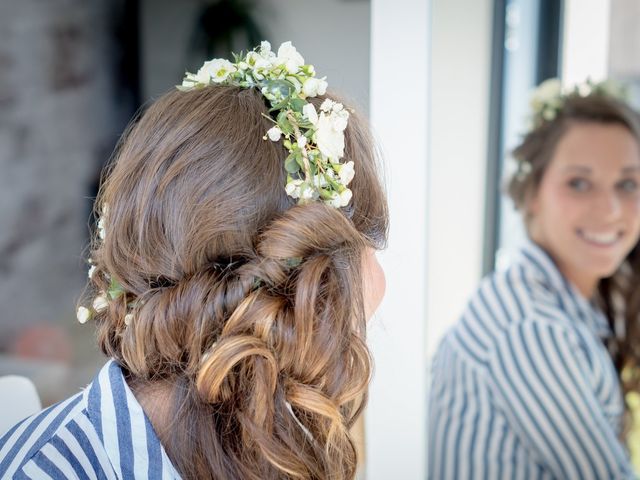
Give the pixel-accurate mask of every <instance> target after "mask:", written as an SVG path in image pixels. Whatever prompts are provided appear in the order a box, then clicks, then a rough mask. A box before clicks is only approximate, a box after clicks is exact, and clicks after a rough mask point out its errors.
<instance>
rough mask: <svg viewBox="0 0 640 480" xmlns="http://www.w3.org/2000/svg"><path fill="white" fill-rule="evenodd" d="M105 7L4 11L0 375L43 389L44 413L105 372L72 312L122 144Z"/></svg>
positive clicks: (21, 5)
mask: <svg viewBox="0 0 640 480" xmlns="http://www.w3.org/2000/svg"><path fill="white" fill-rule="evenodd" d="M107 3H108V2H107V1H106V0H47V1H37V0H3V1H2V2H0V352H1V353H2V357H1V360H0V374H4V373H27V374H28V375H30V376H32V377H34V378H35V379H36V381H37V382H38V383H39V385H38V387H39V390H40V391H41V395H42V396H43V397H44V398H43V400H44V401H45V403H47V400H49V399H51V400H55V399H57V397H58V396H59V395H62V394H63V393H64V394H65V395H66V392H61V390H64V389H65V387H66V386H67V385H69V384H73V385H75V384H82V383H86V381H88V380H89V379H90V378H88V376H89V373H88V372H84V371H83V373H81V374H77V372H75V371H73V368H74V365H76V366H77V365H91V370H93V365H94V364H96V363H97V362H99V361H101V360H100V357H99V355H98V354H97V352H96V350H95V348H94V347H93V340H92V337H93V331H92V328H91V327H90V326H86V327H85V328H84V329H83V327H82V326H80V325H79V324H78V323H77V322H76V321H75V302H76V299H77V297H78V295H79V294H80V292H81V290H82V288H83V286H84V284H85V281H86V267H85V265H84V261H83V258H82V251H83V248H84V247H85V245H86V243H87V240H88V219H89V212H90V209H91V207H92V199H91V198H90V196H91V195H92V194H93V189H94V188H95V182H96V180H97V175H98V172H99V169H100V167H101V165H102V164H103V162H104V161H105V160H106V158H108V155H109V153H110V150H111V149H112V147H113V142H114V138H115V135H116V128H115V127H114V119H115V113H116V112H115V110H114V106H113V105H114V102H113V98H112V93H111V92H112V85H111V71H110V68H111V67H110V61H109V55H110V44H109V38H108V25H107V24H106V20H105V19H108V18H109V17H108V15H107V11H106V9H105V6H106V5H107ZM78 347H79V348H78ZM43 365H44V366H45V367H46V365H50V366H52V367H54V370H55V372H57V373H55V375H53V378H52V375H47V372H48V370H47V369H46V368H44V367H43V368H44V369H43V368H40V367H42V366H43ZM70 369H71V370H70ZM22 370H24V371H22ZM54 370H51V371H49V373H51V372H53V371H54Z"/></svg>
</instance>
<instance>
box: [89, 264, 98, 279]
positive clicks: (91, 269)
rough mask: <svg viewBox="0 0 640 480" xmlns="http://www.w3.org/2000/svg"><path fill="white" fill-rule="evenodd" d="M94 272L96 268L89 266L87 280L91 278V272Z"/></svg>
mask: <svg viewBox="0 0 640 480" xmlns="http://www.w3.org/2000/svg"><path fill="white" fill-rule="evenodd" d="M95 271H96V266H95V265H91V266H90V267H89V271H88V272H87V275H88V276H89V278H93V272H95Z"/></svg>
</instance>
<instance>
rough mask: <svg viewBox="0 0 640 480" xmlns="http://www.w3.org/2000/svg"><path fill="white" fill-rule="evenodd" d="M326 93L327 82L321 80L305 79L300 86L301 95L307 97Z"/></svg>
mask: <svg viewBox="0 0 640 480" xmlns="http://www.w3.org/2000/svg"><path fill="white" fill-rule="evenodd" d="M326 91H327V82H326V81H325V80H324V79H322V78H313V77H311V78H307V79H306V80H305V81H304V83H303V84H302V93H304V95H305V96H307V97H317V96H318V95H324V94H325V92H326Z"/></svg>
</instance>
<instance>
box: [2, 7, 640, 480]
mask: <svg viewBox="0 0 640 480" xmlns="http://www.w3.org/2000/svg"><path fill="white" fill-rule="evenodd" d="M639 25H640V2H638V1H637V0H510V1H507V0H323V1H322V2H318V1H311V0H296V1H285V0H260V1H258V0H254V1H250V0H226V1H225V0H218V1H214V0H210V1H207V0H48V1H46V2H43V1H41V0H0V375H4V374H8V373H12V374H21V375H25V376H28V377H30V378H31V379H32V380H33V381H34V382H35V384H36V387H37V389H38V392H39V394H40V397H41V398H42V401H43V404H44V405H49V404H51V403H53V402H56V401H58V400H60V399H62V398H65V397H67V396H68V395H70V394H72V393H74V392H76V391H78V389H80V388H82V387H83V386H84V385H86V384H87V383H88V382H89V381H90V380H91V378H92V377H93V375H94V374H95V372H96V370H97V369H98V368H99V367H100V366H101V365H102V363H103V362H104V361H105V359H104V358H103V357H102V356H101V354H100V353H99V352H98V351H97V349H96V347H95V341H94V337H93V333H94V332H93V329H92V326H91V324H87V325H80V324H78V323H77V321H76V320H75V302H76V299H77V298H78V296H79V294H80V292H81V291H82V288H83V287H84V285H85V283H86V280H87V277H86V275H87V274H86V271H87V265H86V260H85V255H84V252H85V250H86V245H87V242H88V239H89V232H90V230H91V229H92V228H94V227H93V221H94V220H93V218H92V217H91V209H92V206H93V203H92V202H93V198H94V196H95V194H96V190H97V186H98V182H99V176H100V171H101V168H102V167H103V165H104V164H105V163H106V162H107V161H108V159H109V157H110V155H111V152H112V150H113V148H114V146H115V144H116V142H117V139H118V137H119V135H120V134H121V133H122V131H123V130H124V128H125V126H126V124H127V122H128V121H129V119H130V118H131V117H132V115H133V114H134V113H135V112H136V111H137V110H138V109H139V108H140V107H141V106H143V105H144V104H146V103H147V102H150V101H153V99H154V98H157V97H158V96H159V95H161V94H162V93H163V92H165V91H167V90H168V89H170V88H173V85H175V84H178V83H180V81H181V79H182V75H183V73H184V71H185V70H190V71H195V70H196V69H197V68H198V67H199V66H200V65H201V64H202V62H203V61H204V60H205V59H208V58H211V57H214V56H225V57H227V56H229V52H230V51H240V50H242V49H244V50H246V49H247V48H250V47H252V46H254V45H257V44H258V43H259V41H260V40H262V39H267V40H269V41H270V42H271V43H272V45H273V46H274V49H276V48H277V46H278V45H279V44H280V43H281V42H284V41H287V40H291V41H292V42H293V44H294V45H295V46H296V47H297V48H298V50H299V51H300V52H301V53H302V54H303V56H304V57H305V59H306V60H307V61H308V62H310V63H313V64H314V65H315V67H316V70H317V71H318V72H319V74H320V75H322V76H324V75H326V76H327V78H328V80H329V83H330V86H331V87H332V88H333V89H334V90H336V91H338V92H340V93H341V94H342V95H343V96H345V97H346V98H348V99H350V103H351V104H353V105H355V107H356V108H358V109H359V110H360V111H363V112H365V113H367V114H369V116H370V119H371V122H372V126H373V129H374V132H375V134H376V137H377V139H378V142H379V144H380V146H381V149H382V152H383V154H384V158H385V161H386V172H385V173H386V179H387V184H388V190H389V200H390V207H391V218H392V231H391V237H390V243H389V248H388V250H387V251H386V252H384V253H382V254H381V261H382V264H383V266H384V268H385V270H386V273H387V284H388V286H387V296H386V298H385V301H384V302H383V305H382V307H381V309H380V311H379V313H378V315H377V317H376V318H375V319H374V320H373V321H372V325H371V347H372V350H373V353H374V357H375V360H376V373H375V378H374V381H373V383H372V386H371V400H370V405H369V407H368V410H367V414H366V449H367V456H366V478H370V479H389V478H403V479H411V478H416V479H418V478H425V472H426V423H425V422H426V396H427V394H426V389H427V385H428V377H427V375H428V373H427V372H428V367H429V358H430V357H431V355H432V354H433V352H434V350H435V348H436V346H437V343H438V340H439V338H440V337H441V336H442V334H443V332H444V331H445V330H446V329H447V328H448V326H449V325H451V324H452V323H453V322H454V321H455V320H456V319H457V317H458V315H459V314H460V312H461V310H462V307H463V305H464V303H465V300H466V298H467V297H468V296H469V295H470V293H471V292H472V291H473V290H474V288H475V286H476V285H477V282H478V281H479V279H480V278H481V276H482V275H484V274H485V273H487V272H488V271H490V270H491V269H493V268H495V267H498V268H500V265H501V264H503V263H504V262H505V261H506V260H507V259H508V258H509V255H510V252H511V251H512V250H513V248H514V247H515V246H516V245H517V243H518V242H519V241H520V239H521V238H522V235H523V233H522V226H521V223H520V220H519V218H518V216H517V215H516V214H515V213H514V211H513V208H512V206H511V204H510V203H509V202H508V201H507V200H506V199H505V198H503V197H502V196H501V185H502V178H503V177H504V175H505V174H506V173H508V172H509V168H510V164H509V157H508V151H509V150H510V148H512V147H513V145H514V144H515V143H516V142H517V140H518V138H519V136H520V135H521V134H522V133H523V132H524V130H525V127H526V120H527V111H528V98H529V91H530V90H531V88H532V87H533V86H534V85H535V84H537V83H539V82H540V81H542V80H544V79H546V78H549V77H554V76H558V77H560V78H561V79H562V80H563V82H566V83H569V84H571V83H575V82H577V81H583V80H585V79H586V78H587V77H590V78H591V79H593V80H601V79H603V78H605V77H614V78H617V79H620V80H623V81H625V82H627V83H628V84H629V85H631V88H632V93H633V95H634V98H636V99H637V98H638V97H639V96H640V95H639V94H638V92H640V56H639V55H638V53H637V52H638V51H639V48H640V29H639V28H638V26H639Z"/></svg>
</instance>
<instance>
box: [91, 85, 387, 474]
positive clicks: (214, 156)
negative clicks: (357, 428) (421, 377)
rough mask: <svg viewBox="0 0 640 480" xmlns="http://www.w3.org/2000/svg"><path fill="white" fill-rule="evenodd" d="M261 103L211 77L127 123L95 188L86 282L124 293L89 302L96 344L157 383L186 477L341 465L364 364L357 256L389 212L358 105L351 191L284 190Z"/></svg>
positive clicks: (281, 155)
mask: <svg viewBox="0 0 640 480" xmlns="http://www.w3.org/2000/svg"><path fill="white" fill-rule="evenodd" d="M321 101H322V98H317V99H314V102H317V103H318V104H319V103H320V102H321ZM264 115H268V108H267V106H266V104H265V102H264V99H263V97H262V95H261V94H260V93H259V92H257V91H255V90H252V89H240V88H237V87H231V86H210V87H206V88H203V89H198V90H194V91H190V92H178V91H172V92H169V93H167V94H165V95H164V96H162V97H161V98H160V99H158V100H157V101H156V102H155V103H153V104H152V105H151V106H150V107H149V108H148V110H147V111H146V112H145V113H144V114H142V115H141V117H140V118H139V119H137V120H135V121H134V122H133V123H132V124H131V126H130V127H129V129H128V131H127V132H126V133H125V135H123V139H122V140H121V143H120V144H119V146H118V148H117V149H116V153H115V155H114V159H113V161H112V162H111V164H110V166H109V167H108V169H107V170H106V172H105V178H104V181H103V183H102V185H101V188H100V191H99V194H98V199H97V202H96V205H98V206H99V205H103V204H107V205H108V206H109V211H108V215H107V217H106V231H107V234H106V237H105V239H104V241H100V242H95V243H94V245H93V249H92V251H91V258H92V260H93V262H94V264H95V267H96V270H95V271H94V274H93V275H92V280H91V285H90V288H89V289H88V291H87V295H95V294H97V293H98V292H105V291H107V289H108V288H109V283H110V279H115V280H117V281H118V282H119V283H120V285H121V286H122V288H123V290H124V292H125V293H124V295H121V296H120V297H118V298H117V299H115V300H112V301H110V302H109V307H108V308H106V309H105V310H103V311H100V312H99V313H97V315H96V316H95V318H96V323H97V330H98V343H99V345H100V347H101V349H102V351H103V352H104V353H105V354H106V355H108V356H110V357H113V358H115V359H116V360H117V361H118V362H119V363H120V365H121V366H122V367H123V369H124V370H125V372H126V374H127V377H128V381H129V383H130V384H131V385H133V386H135V388H134V392H135V391H145V390H148V391H151V392H155V391H156V387H158V390H159V391H162V392H163V395H164V396H163V397H162V402H165V404H166V412H167V415H166V416H165V417H166V421H165V424H163V425H161V426H160V428H158V429H157V430H158V435H159V438H160V440H161V442H162V443H163V445H164V447H165V449H166V451H167V453H168V455H169V457H170V458H171V460H172V462H173V464H174V466H175V467H176V469H177V470H178V472H179V473H180V474H181V475H182V476H183V478H186V479H189V478H191V479H206V478H242V479H255V480H258V479H260V480H264V479H275V478H296V479H328V478H331V479H347V478H353V477H354V475H355V469H356V465H357V458H356V457H357V453H356V449H355V447H354V442H353V439H352V437H351V434H350V432H349V429H350V427H351V426H352V425H353V423H354V421H355V420H356V419H357V417H358V416H359V414H360V413H361V411H362V409H363V406H364V404H365V402H366V390H367V385H368V382H369V379H370V375H371V359H370V355H369V351H368V349H367V346H366V343H365V330H366V328H365V327H366V319H365V313H364V301H363V289H362V281H363V280H362V272H361V266H362V258H363V253H364V251H365V248H367V247H371V246H373V247H375V248H382V247H383V246H384V245H385V242H386V235H387V225H388V215H387V205H386V200H385V194H384V191H383V187H382V185H381V182H380V177H379V172H380V167H379V164H378V161H377V158H378V157H377V155H376V152H375V151H374V149H373V142H372V141H371V138H370V136H369V133H368V129H367V126H366V124H365V122H364V121H363V120H362V119H361V118H359V117H358V115H357V114H352V115H351V117H350V120H349V126H348V127H347V130H346V132H345V161H348V160H353V161H354V163H355V168H356V176H355V178H354V180H353V181H352V183H351V185H350V187H351V189H352V191H353V198H352V201H351V203H350V205H349V206H348V207H346V208H343V209H340V210H337V209H334V208H331V207H328V206H326V205H324V204H320V203H316V204H309V205H304V206H300V205H295V204H294V201H293V200H292V199H291V198H290V197H288V196H287V195H286V192H285V190H284V185H285V183H286V178H285V175H286V173H285V170H284V159H285V158H286V156H287V151H286V150H285V148H284V147H283V146H282V143H281V142H277V143H274V142H271V141H265V140H263V136H264V132H266V131H267V130H268V128H269V127H270V126H271V124H270V122H269V120H268V119H267V118H265V116H264ZM131 308H133V320H131V322H127V323H129V324H128V325H127V324H126V323H125V314H126V313H127V311H129V310H130V309H131ZM128 309H129V310H128ZM154 426H156V425H154Z"/></svg>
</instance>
